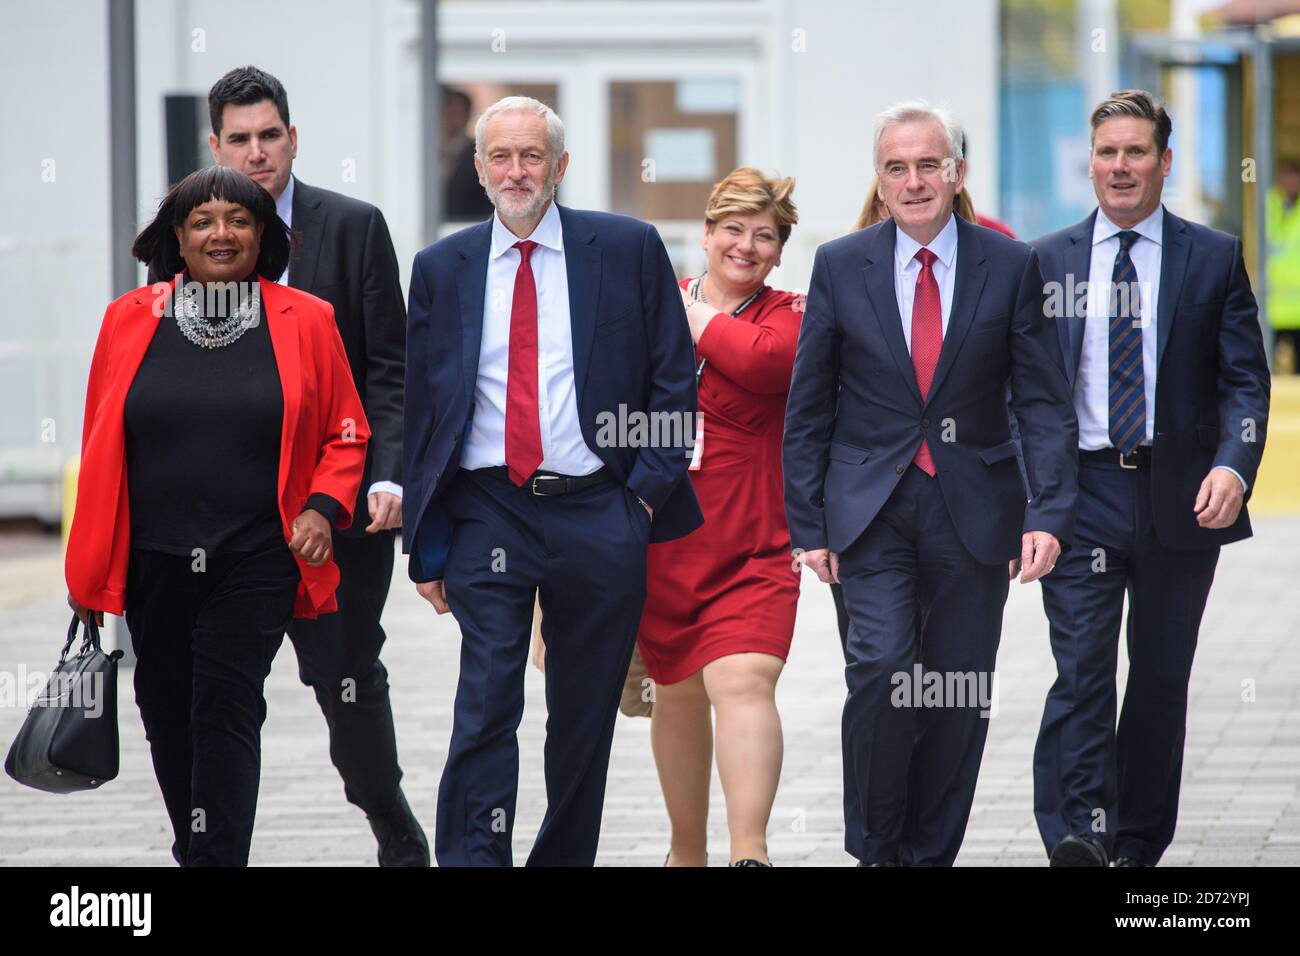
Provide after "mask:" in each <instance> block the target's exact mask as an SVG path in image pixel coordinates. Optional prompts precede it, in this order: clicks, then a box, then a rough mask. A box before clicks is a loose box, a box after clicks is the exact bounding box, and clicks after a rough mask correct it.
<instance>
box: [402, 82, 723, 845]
mask: <svg viewBox="0 0 1300 956" xmlns="http://www.w3.org/2000/svg"><path fill="white" fill-rule="evenodd" d="M475 133H476V135H475V139H476V157H475V161H476V165H477V168H478V170H479V175H480V179H481V182H482V183H483V185H484V187H485V188H486V189H487V192H488V195H489V196H490V197H491V198H492V202H493V204H494V206H495V207H496V213H495V215H493V217H492V218H491V220H489V221H487V222H484V223H481V224H479V225H476V226H471V227H470V228H468V229H464V230H462V231H460V232H457V233H455V234H454V235H451V236H448V237H447V238H445V239H442V240H440V241H438V242H436V243H434V244H433V245H432V246H429V247H428V248H427V249H425V250H423V251H422V252H420V253H419V255H417V256H416V258H415V264H414V266H413V267H412V270H411V296H410V314H411V320H410V328H409V332H408V338H407V356H408V361H409V363H410V369H409V374H408V376H407V381H408V382H412V383H416V382H418V383H419V387H412V388H409V389H407V392H406V438H405V449H406V468H405V474H406V477H407V494H406V496H405V499H404V505H405V511H406V520H405V522H404V529H403V546H404V547H405V549H406V550H407V551H409V552H410V555H411V559H410V575H411V579H412V580H414V581H416V582H417V587H418V590H419V592H420V593H421V594H422V595H423V596H424V597H425V598H426V599H428V600H429V601H430V603H432V604H433V606H434V608H435V609H436V610H437V611H438V612H439V613H446V612H447V611H448V610H450V611H451V612H452V613H454V614H455V616H456V621H457V623H458V624H459V625H460V630H461V657H460V681H459V684H458V685H457V688H456V708H455V717H454V721H453V727H452V735H451V746H450V749H449V752H448V754H447V763H446V766H445V767H444V768H443V772H442V781H441V783H440V785H439V788H438V821H437V833H436V836H435V839H434V849H435V853H436V856H437V859H438V862H439V864H440V865H458V866H466V865H505V866H508V865H510V864H511V862H512V854H511V834H512V832H513V828H514V823H515V796H516V791H517V788H518V777H519V744H518V741H517V739H516V736H515V731H516V728H517V727H518V725H519V720H520V717H521V716H522V714H523V703H524V667H525V664H526V662H527V659H528V645H529V638H530V636H531V632H532V620H533V604H534V597H535V595H536V596H540V602H541V609H542V637H543V638H544V640H545V644H546V710H547V719H546V757H545V773H546V798H547V808H546V815H545V817H544V818H543V820H542V825H541V830H540V831H539V832H538V834H537V839H536V841H535V842H534V844H533V849H532V853H531V854H530V855H529V858H528V862H529V864H530V865H552V866H558V865H581V866H590V865H591V864H592V862H593V861H594V859H595V855H596V844H597V838H598V837H599V834H600V820H601V811H602V807H603V803H604V797H605V773H606V769H607V767H608V764H609V751H610V744H611V743H612V740H613V734H614V718H615V715H616V714H617V711H618V702H619V697H620V695H621V692H622V687H623V682H624V679H625V677H626V675H627V668H628V663H629V661H630V660H631V657H632V648H633V645H634V643H635V640H636V629H637V624H638V623H639V621H640V618H641V609H642V605H643V604H644V602H645V593H646V586H645V574H646V549H647V545H648V544H649V542H651V541H665V540H668V539H671V538H678V537H681V536H683V535H685V534H688V533H689V532H690V531H692V530H694V529H695V528H696V527H697V526H699V524H700V523H701V520H702V519H701V515H700V509H699V505H698V504H697V502H696V500H695V495H694V492H693V491H692V489H691V483H690V482H689V481H687V480H684V479H685V475H686V468H687V465H688V464H689V454H688V450H687V449H686V447H685V445H684V443H685V442H688V441H690V440H691V438H692V437H693V435H694V432H693V431H689V432H688V431H686V430H683V431H682V432H679V433H678V434H677V436H676V438H675V439H674V437H673V436H671V435H670V436H668V441H667V443H663V442H661V441H653V442H648V443H647V442H643V441H642V440H641V439H640V438H639V437H638V435H637V433H636V432H635V431H634V432H633V433H630V434H628V435H620V434H618V433H617V429H616V428H607V427H606V426H607V425H608V424H609V423H610V421H611V419H612V420H616V421H619V422H623V421H627V422H633V421H634V420H636V418H637V417H638V416H643V415H644V416H650V418H649V420H650V421H669V422H677V423H679V425H682V426H689V423H690V422H691V421H692V420H693V417H694V413H695V410H696V406H695V365H694V361H693V360H694V354H693V350H692V347H691V336H690V330H689V327H688V326H687V323H686V315H685V313H684V311H683V309H682V300H681V295H680V292H679V290H678V288H677V281H676V278H675V277H674V275H673V269H672V264H671V263H670V262H669V259H668V254H667V252H666V251H665V249H664V246H663V243H662V242H661V241H660V239H659V235H658V233H656V232H655V230H654V228H653V227H652V226H649V225H647V224H646V223H644V222H639V221H638V220H635V219H629V218H627V217H624V216H613V215H608V214H605V213H596V212H583V211H579V210H575V209H568V208H565V207H561V206H559V205H557V204H556V203H555V199H554V197H555V187H556V186H557V185H558V184H559V182H560V180H561V179H562V178H563V176H564V172H565V169H566V168H567V166H568V161H569V154H568V153H567V152H565V151H564V126H563V124H562V123H561V122H560V119H559V117H558V116H556V115H555V113H554V112H553V111H552V110H551V109H550V108H549V107H547V106H545V105H544V104H542V103H540V102H538V101H537V100H534V99H530V98H527V97H507V98H506V99H504V100H501V101H498V102H497V103H495V104H493V105H492V106H490V107H488V109H487V110H485V111H484V113H483V115H482V116H481V117H480V118H479V121H478V126H477V129H476V131H475ZM633 428H634V429H635V426H633ZM640 434H641V435H644V429H642V430H641V432H640ZM674 441H675V444H674Z"/></svg>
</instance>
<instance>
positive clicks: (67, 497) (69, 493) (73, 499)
mask: <svg viewBox="0 0 1300 956" xmlns="http://www.w3.org/2000/svg"><path fill="white" fill-rule="evenodd" d="M79 474H81V458H80V457H77V458H71V459H69V460H68V463H67V464H66V465H64V466H63V558H64V560H65V561H66V560H67V557H68V532H69V531H70V530H71V529H72V512H73V511H75V510H76V507H77V476H78V475H79Z"/></svg>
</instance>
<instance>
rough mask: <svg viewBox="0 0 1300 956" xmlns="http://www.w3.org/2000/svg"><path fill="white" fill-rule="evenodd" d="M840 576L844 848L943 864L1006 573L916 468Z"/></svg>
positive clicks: (863, 855) (994, 644)
mask: <svg viewBox="0 0 1300 956" xmlns="http://www.w3.org/2000/svg"><path fill="white" fill-rule="evenodd" d="M840 582H841V585H842V589H843V596H844V603H845V607H846V608H847V610H848V616H849V633H848V643H847V647H846V650H845V656H846V658H847V659H848V666H847V667H846V668H845V678H846V682H847V684H848V691H849V694H848V699H847V701H846V702H845V705H844V722H843V730H842V732H843V735H844V746H845V751H846V756H847V758H848V760H849V762H850V766H851V769H852V775H853V783H854V785H855V786H854V789H853V791H852V792H853V793H855V794H856V797H857V800H858V807H857V810H858V812H857V814H856V815H855V816H854V818H853V819H851V821H850V825H856V826H857V827H858V828H859V829H858V830H857V831H856V832H847V833H846V834H845V843H846V846H848V847H850V849H851V850H852V849H853V848H854V847H855V846H856V849H857V852H856V853H854V855H855V856H857V857H858V859H860V860H863V861H865V862H867V863H882V862H889V861H895V862H897V863H899V864H901V865H903V866H951V865H952V862H953V860H954V859H955V858H956V856H957V851H958V850H959V849H960V848H961V842H962V837H963V836H964V834H965V832H966V821H967V819H968V818H969V816H970V808H971V802H972V800H973V799H974V797H975V782H976V779H977V778H978V776H979V767H980V759H981V757H982V756H983V753H984V741H985V739H986V737H987V735H988V719H987V718H988V717H989V716H991V713H992V704H993V701H992V690H993V688H992V680H993V671H994V667H995V662H996V658H997V648H998V641H999V639H1000V637H1001V632H1002V608H1003V605H1004V604H1005V603H1006V599H1007V586H1008V581H1007V566H1006V564H1005V563H1001V562H999V563H998V564H995V565H986V564H981V563H980V562H978V561H976V560H975V558H974V557H973V556H972V555H971V554H970V552H969V551H967V550H966V548H965V546H964V545H963V544H962V542H961V539H960V537H958V534H957V529H956V528H955V527H954V526H953V523H952V519H951V518H950V517H949V515H948V508H947V505H946V504H945V502H944V498H943V491H942V489H941V487H940V485H939V482H938V481H936V480H935V479H933V478H931V477H929V476H928V475H926V474H925V473H924V472H923V471H921V470H920V469H919V468H916V467H915V466H912V467H910V468H908V470H907V472H906V474H904V475H903V478H902V480H901V481H900V482H899V483H898V486H897V487H896V488H895V489H894V492H893V494H892V495H891V496H890V498H889V500H888V501H886V502H885V505H884V507H882V508H881V509H880V513H879V514H878V515H877V516H876V517H875V518H874V519H873V520H872V522H871V524H870V525H868V527H867V529H866V530H865V531H864V532H863V533H862V535H861V536H860V537H859V538H858V539H857V540H856V541H855V542H853V544H852V545H850V546H849V548H848V549H847V550H846V551H844V553H843V554H841V555H840Z"/></svg>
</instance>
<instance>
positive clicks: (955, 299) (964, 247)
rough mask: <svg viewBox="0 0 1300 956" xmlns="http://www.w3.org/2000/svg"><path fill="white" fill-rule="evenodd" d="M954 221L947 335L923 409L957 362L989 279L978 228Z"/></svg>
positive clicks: (944, 337)
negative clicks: (955, 239)
mask: <svg viewBox="0 0 1300 956" xmlns="http://www.w3.org/2000/svg"><path fill="white" fill-rule="evenodd" d="M956 218H957V261H956V262H955V263H954V266H955V268H956V270H957V274H956V275H955V276H954V277H953V279H954V281H953V289H952V312H951V314H949V316H948V331H946V332H945V333H944V335H943V345H942V347H941V348H940V349H939V365H938V367H936V368H935V370H934V380H933V381H932V382H931V383H930V392H929V394H928V396H927V398H926V405H929V404H930V402H931V401H933V400H934V396H935V395H937V394H939V388H940V387H941V386H942V385H943V379H944V376H946V375H947V374H948V370H949V369H950V368H952V364H953V362H955V361H956V360H957V352H958V351H960V349H961V343H962V341H963V340H964V339H965V338H966V333H967V332H968V331H969V330H970V326H971V322H972V321H974V319H975V309H976V307H977V306H978V305H979V301H980V295H981V294H982V293H983V292H984V282H985V280H987V279H988V269H987V268H985V266H984V244H983V243H982V242H980V238H979V234H978V232H977V231H976V230H977V229H978V227H977V226H972V225H971V224H970V223H968V222H967V221H966V220H965V219H962V218H961V217H960V216H958V217H956Z"/></svg>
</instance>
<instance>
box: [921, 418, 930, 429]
mask: <svg viewBox="0 0 1300 956" xmlns="http://www.w3.org/2000/svg"><path fill="white" fill-rule="evenodd" d="M921 427H922V428H929V427H930V419H928V418H922V419H921Z"/></svg>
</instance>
